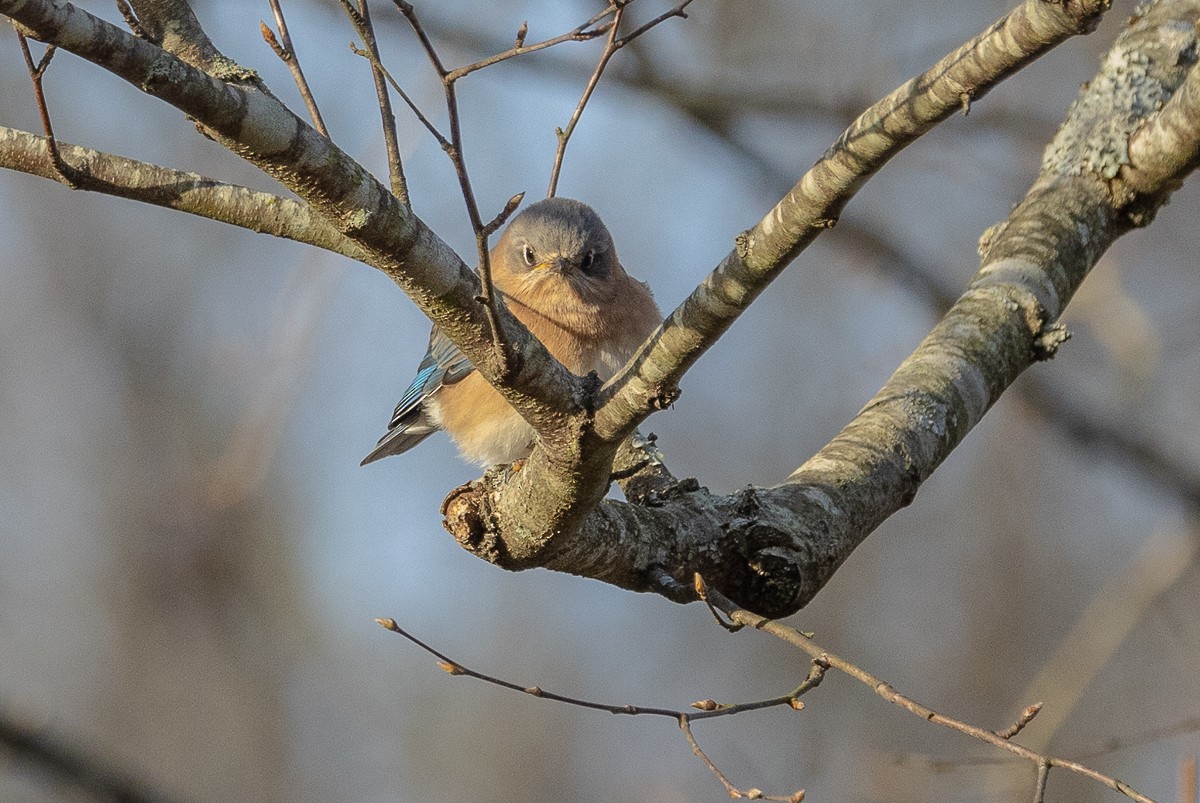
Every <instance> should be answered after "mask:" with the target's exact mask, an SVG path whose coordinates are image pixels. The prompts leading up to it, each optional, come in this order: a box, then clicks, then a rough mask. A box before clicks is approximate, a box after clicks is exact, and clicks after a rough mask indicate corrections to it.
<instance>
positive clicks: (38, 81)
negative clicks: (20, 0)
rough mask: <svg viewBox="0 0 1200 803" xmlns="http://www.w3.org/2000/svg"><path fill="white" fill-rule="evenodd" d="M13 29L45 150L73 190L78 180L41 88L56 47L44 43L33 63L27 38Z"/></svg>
mask: <svg viewBox="0 0 1200 803" xmlns="http://www.w3.org/2000/svg"><path fill="white" fill-rule="evenodd" d="M13 30H15V31H16V32H17V41H18V42H19V43H20V44H21V55H22V56H24V57H25V68H26V69H27V70H28V71H29V78H30V80H32V81H33V95H34V97H35V98H37V107H38V113H39V114H41V116H42V129H43V130H44V131H45V132H46V150H47V151H48V152H49V153H50V161H51V162H53V164H54V170H55V171H56V172H57V173H58V176H59V179H60V180H61V181H62V183H63V184H65V185H67V186H68V187H70V188H71V189H73V190H74V189H78V188H79V182H78V181H77V180H76V178H75V170H74V168H72V167H71V166H70V165H68V164H67V163H66V161H64V160H63V158H62V154H61V153H59V151H58V141H57V140H56V139H55V138H54V126H53V125H52V124H51V123H50V109H49V107H48V106H47V105H46V93H45V92H44V91H43V90H42V76H43V75H45V73H46V68H47V67H49V66H50V60H51V59H52V58H54V54H55V52H57V48H56V47H55V46H54V45H46V50H45V52H44V53H42V57H41V59H39V60H38V62H37V63H36V64H34V62H33V54H32V53H30V52H29V40H28V39H26V38H25V34H23V33H21V31H20V29H18V28H17V26H16V24H15V23H14V25H13Z"/></svg>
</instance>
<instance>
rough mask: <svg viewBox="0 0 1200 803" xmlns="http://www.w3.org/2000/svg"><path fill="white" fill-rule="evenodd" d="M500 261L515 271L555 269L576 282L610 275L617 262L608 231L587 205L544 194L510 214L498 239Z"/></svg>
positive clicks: (532, 274) (547, 271)
mask: <svg viewBox="0 0 1200 803" xmlns="http://www.w3.org/2000/svg"><path fill="white" fill-rule="evenodd" d="M499 245H500V248H501V249H502V250H503V251H504V254H503V256H504V262H505V265H506V266H507V267H508V269H509V270H510V271H511V272H512V273H514V274H519V273H522V272H524V273H527V274H529V275H528V278H529V279H531V280H532V279H534V278H535V277H536V276H538V275H552V274H559V275H561V276H563V277H564V278H566V279H567V280H568V281H569V282H570V283H572V284H575V285H580V284H589V283H591V282H592V281H595V280H603V279H606V278H608V277H609V276H610V274H611V272H612V271H613V269H614V267H615V266H616V265H617V252H616V249H615V248H614V247H613V239H612V235H611V234H609V233H608V228H607V227H606V226H605V225H604V222H603V221H602V220H600V216H599V215H597V214H596V212H595V211H594V210H593V209H592V208H591V207H590V206H588V205H587V204H584V203H580V202H579V201H573V200H571V199H570V198H547V199H546V200H544V201H538V202H537V203H536V204H533V205H532V206H530V207H528V208H527V209H525V210H524V211H522V212H521V214H519V215H517V216H516V217H515V218H513V221H512V223H510V224H509V226H508V230H507V231H506V232H505V233H504V236H503V237H502V238H501V242H500V244H499Z"/></svg>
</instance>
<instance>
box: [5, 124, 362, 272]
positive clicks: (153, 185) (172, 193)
mask: <svg viewBox="0 0 1200 803" xmlns="http://www.w3.org/2000/svg"><path fill="white" fill-rule="evenodd" d="M58 150H59V153H60V154H61V155H62V158H63V160H64V161H65V162H66V163H67V164H68V165H69V166H70V168H71V170H72V171H73V172H72V177H73V178H74V179H75V180H76V181H77V184H76V186H77V188H78V189H82V190H87V191H89V192H99V193H103V194H105V195H115V196H117V197H119V198H128V199H130V200H134V201H141V202H142V203H147V204H152V205H154V206H162V207H166V208H168V209H177V210H179V211H180V212H187V213H188V214H190V215H196V216H198V217H204V218H208V219H210V220H217V221H220V222H222V223H229V224H231V225H234V226H239V227H241V228H244V229H249V230H250V231H254V232H258V233H260V234H271V235H274V236H276V237H283V238H285V239H288V240H295V241H296V242H300V243H307V244H309V245H314V246H316V247H317V248H323V249H325V250H327V251H333V252H334V253H338V254H342V255H344V256H348V257H350V258H351V259H359V260H361V259H365V258H366V256H367V255H366V253H365V252H364V251H363V249H362V248H360V247H359V246H358V245H356V244H355V243H354V242H353V241H351V240H348V239H347V238H346V237H345V236H344V235H343V234H342V233H341V232H339V231H338V230H337V229H335V228H334V227H333V226H332V225H330V224H329V222H328V221H326V220H325V219H324V218H322V217H321V216H320V215H318V214H316V213H315V212H314V211H313V209H312V207H311V206H309V205H308V204H306V203H304V202H302V201H295V200H292V199H291V198H283V197H280V196H278V195H272V194H271V193H269V192H261V191H259V190H252V189H250V188H248V187H242V186H239V185H237V184H226V183H224V182H221V181H217V180H215V179H211V178H208V177H206V176H201V175H198V174H196V173H187V172H184V171H182V170H172V169H171V168H168V167H160V166H159V165H155V164H150V163H148V162H140V161H137V160H136V159H127V158H125V157H123V156H117V155H115V154H111V153H102V152H101V151H95V150H92V149H90V148H83V147H80V146H78V145H71V144H70V143H66V142H62V141H61V140H60V141H59V142H58ZM0 167H2V168H6V169H9V170H17V171H20V172H22V173H29V174H30V175H34V176H40V177H42V178H48V179H51V180H53V181H59V182H61V181H62V177H61V175H60V174H59V172H58V170H57V167H56V165H55V163H54V160H53V158H52V157H51V155H50V152H49V150H48V149H47V147H46V140H45V138H43V137H38V136H35V135H33V134H30V133H28V132H25V131H18V130H17V129H14V128H5V127H3V126H0Z"/></svg>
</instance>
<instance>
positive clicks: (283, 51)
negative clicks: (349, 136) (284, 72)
mask: <svg viewBox="0 0 1200 803" xmlns="http://www.w3.org/2000/svg"><path fill="white" fill-rule="evenodd" d="M267 2H269V3H270V4H271V13H273V14H274V15H275V25H276V27H278V28H279V38H280V39H281V40H283V43H282V44H280V42H279V41H277V40H276V39H275V32H274V31H272V30H271V29H270V28H268V27H267V24H266V23H265V22H260V23H259V28H260V30H261V31H262V35H263V39H265V40H266V41H267V44H268V45H270V46H271V49H272V50H274V51H275V55H276V56H279V59H280V61H282V62H283V63H284V64H286V65H287V68H288V70H290V71H291V73H292V80H294V81H295V82H296V88H297V89H299V90H300V97H301V98H303V99H304V105H305V106H306V107H307V108H308V116H309V117H311V118H312V121H313V127H314V128H316V129H317V130H318V131H320V132H321V136H323V137H326V138H328V137H329V129H328V128H326V126H325V120H324V118H322V117H321V110H320V109H318V108H317V100H316V98H314V97H313V93H312V89H311V88H310V87H309V85H308V80H307V79H306V78H305V77H304V70H303V69H301V67H300V57H299V56H297V55H296V48H295V46H293V45H292V37H291V34H289V33H288V27H287V21H286V20H285V19H284V18H283V7H282V6H281V5H280V4H279V3H280V0H267Z"/></svg>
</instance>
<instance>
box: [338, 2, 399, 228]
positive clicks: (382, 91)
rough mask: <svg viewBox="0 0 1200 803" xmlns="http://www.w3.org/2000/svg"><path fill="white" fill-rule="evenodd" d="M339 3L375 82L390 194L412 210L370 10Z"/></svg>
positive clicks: (385, 77)
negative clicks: (364, 47)
mask: <svg viewBox="0 0 1200 803" xmlns="http://www.w3.org/2000/svg"><path fill="white" fill-rule="evenodd" d="M339 2H340V3H341V5H342V9H343V10H344V11H345V12H346V16H347V17H349V18H350V22H351V23H352V24H353V25H354V29H355V30H356V31H357V32H358V35H359V37H360V38H361V39H362V41H363V44H364V45H366V53H365V54H364V53H362V52H361V51H359V50H358V49H357V48H354V47H353V46H351V49H353V50H354V52H355V53H358V54H359V55H367V60H368V61H369V62H370V64H371V78H372V80H373V81H374V82H375V98H376V102H377V103H378V104H379V115H380V119H381V121H382V125H383V142H384V148H385V150H386V151H387V158H388V175H389V176H390V177H391V187H392V194H393V195H395V196H396V198H397V199H399V201H400V202H401V203H402V204H404V205H405V206H406V207H411V206H412V204H411V202H410V200H409V196H408V182H407V181H406V180H405V178H404V163H403V161H402V160H401V159H400V143H399V139H398V138H397V136H396V115H395V114H393V113H392V100H391V98H390V97H389V96H388V90H387V85H388V80H389V79H388V77H387V76H386V75H385V73H384V69H383V63H382V61H381V60H380V58H379V43H378V41H377V40H376V38H375V26H374V25H373V24H372V23H371V10H370V8H369V7H368V6H367V1H366V0H358V8H355V7H354V6H353V5H351V4H350V2H349V0H339ZM392 83H393V84H394V83H395V82H394V81H393V82H392ZM397 88H399V87H397ZM404 100H405V102H406V103H407V104H408V105H409V106H410V107H412V106H413V103H412V102H411V101H410V100H409V99H408V97H407V96H405V97H404Z"/></svg>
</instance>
